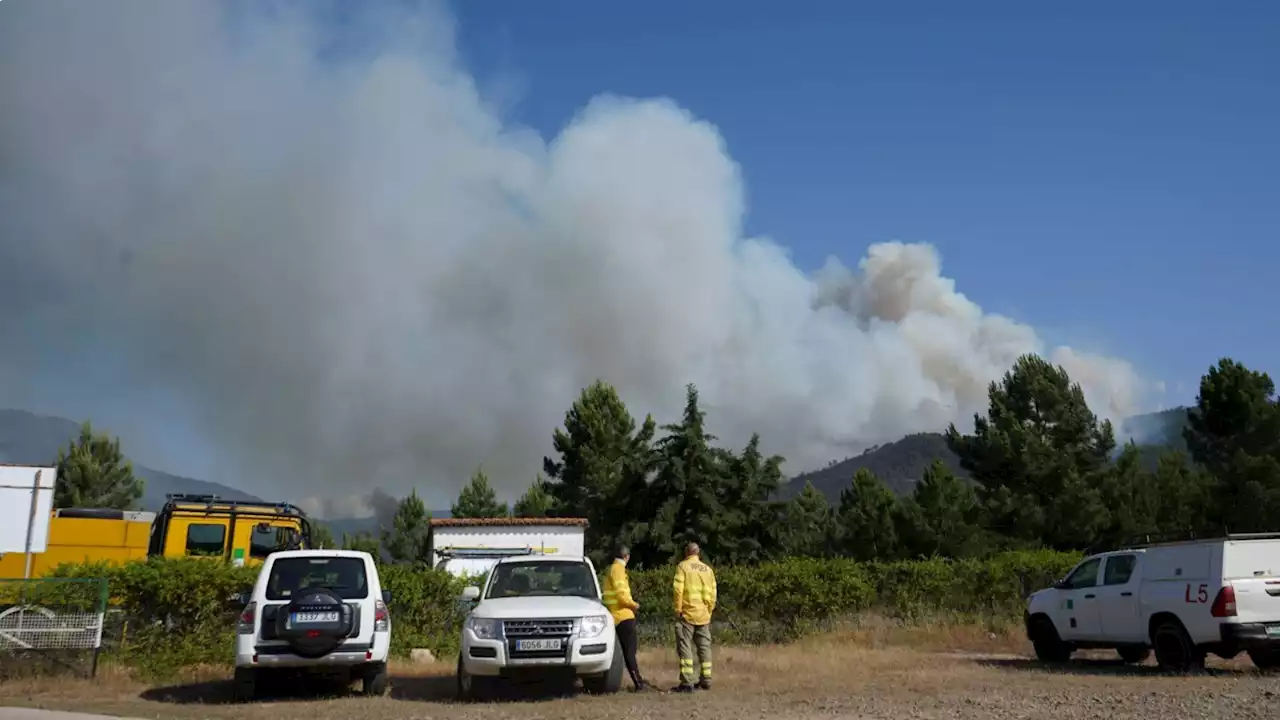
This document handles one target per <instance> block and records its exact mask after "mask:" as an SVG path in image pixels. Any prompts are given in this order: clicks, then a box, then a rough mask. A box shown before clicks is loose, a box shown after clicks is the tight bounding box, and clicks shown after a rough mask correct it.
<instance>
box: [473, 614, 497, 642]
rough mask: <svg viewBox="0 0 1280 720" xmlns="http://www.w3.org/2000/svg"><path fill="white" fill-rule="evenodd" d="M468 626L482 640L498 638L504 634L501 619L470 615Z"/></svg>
mask: <svg viewBox="0 0 1280 720" xmlns="http://www.w3.org/2000/svg"><path fill="white" fill-rule="evenodd" d="M467 627H468V628H470V629H471V632H473V633H475V634H476V637H478V638H480V639H481V640H497V639H498V637H499V636H500V635H502V621H500V620H493V619H490V618H478V617H468V618H467Z"/></svg>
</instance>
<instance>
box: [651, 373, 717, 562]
mask: <svg viewBox="0 0 1280 720" xmlns="http://www.w3.org/2000/svg"><path fill="white" fill-rule="evenodd" d="M663 430H666V431H667V433H668V434H667V435H666V437H664V438H662V439H661V440H660V441H658V448H657V449H658V454H659V457H660V460H659V469H658V474H657V477H655V478H654V481H653V486H652V495H653V497H654V498H655V500H657V501H658V502H657V512H656V513H655V514H654V518H653V521H652V523H651V526H650V528H649V538H648V539H649V544H648V548H647V551H648V552H650V553H652V558H649V559H652V560H659V561H661V560H673V559H677V558H678V555H679V552H680V549H681V548H682V547H683V546H684V544H685V543H687V542H690V541H694V542H697V543H698V544H699V545H701V546H702V548H703V550H704V551H705V552H706V553H707V555H708V557H709V558H717V557H721V556H722V555H723V554H728V553H730V552H732V550H733V544H734V543H733V538H732V537H731V535H730V533H731V528H732V522H733V518H731V517H729V516H727V515H726V513H725V509H724V506H723V505H721V503H720V498H721V497H722V484H723V483H724V482H725V476H726V475H727V473H728V469H729V468H728V466H727V463H726V462H725V460H726V458H725V453H723V452H722V451H719V450H717V449H716V448H713V447H712V446H711V441H712V440H714V439H715V436H713V435H711V434H709V433H707V432H706V429H705V413H703V412H702V410H701V409H700V408H699V407H698V390H697V388H695V387H694V386H693V385H689V386H687V387H686V392H685V409H684V415H683V418H682V420H681V421H680V422H679V423H675V424H672V425H664V426H663ZM633 551H634V548H633Z"/></svg>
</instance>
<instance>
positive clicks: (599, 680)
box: [582, 645, 623, 695]
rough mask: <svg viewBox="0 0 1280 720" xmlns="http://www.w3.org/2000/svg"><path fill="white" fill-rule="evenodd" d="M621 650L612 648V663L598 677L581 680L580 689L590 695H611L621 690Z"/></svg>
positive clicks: (616, 647)
mask: <svg viewBox="0 0 1280 720" xmlns="http://www.w3.org/2000/svg"><path fill="white" fill-rule="evenodd" d="M622 670H623V667H622V648H620V647H618V646H616V645H615V646H614V648H613V662H611V663H609V669H608V670H607V671H605V673H604V674H603V675H601V676H599V677H590V678H582V689H583V690H586V691H587V692H589V693H591V694H592V695H612V694H614V693H616V692H618V691H619V690H621V689H622Z"/></svg>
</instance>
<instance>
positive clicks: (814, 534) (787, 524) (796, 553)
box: [777, 480, 835, 557]
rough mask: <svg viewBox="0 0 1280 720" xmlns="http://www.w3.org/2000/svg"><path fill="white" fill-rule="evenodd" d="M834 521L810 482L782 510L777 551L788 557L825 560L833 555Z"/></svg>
mask: <svg viewBox="0 0 1280 720" xmlns="http://www.w3.org/2000/svg"><path fill="white" fill-rule="evenodd" d="M834 518H835V515H834V513H833V512H832V510H831V504H830V503H828V502H827V498H826V497H825V496H824V495H823V494H822V493H821V492H819V491H818V489H817V488H815V487H814V486H813V484H812V483H810V482H809V481H807V480H806V481H805V483H804V489H803V490H801V491H800V494H799V495H797V496H795V497H794V498H792V499H791V501H790V502H788V503H786V504H785V505H784V506H783V507H782V509H781V517H780V521H779V522H778V524H777V528H778V531H779V542H780V544H781V548H780V551H781V553H782V554H783V555H785V556H788V557H827V556H829V555H831V554H832V552H833V549H834V548H833V546H832V542H833V540H834V530H835V526H834V524H833V523H834Z"/></svg>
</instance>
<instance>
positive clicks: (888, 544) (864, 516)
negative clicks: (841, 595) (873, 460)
mask: <svg viewBox="0 0 1280 720" xmlns="http://www.w3.org/2000/svg"><path fill="white" fill-rule="evenodd" d="M898 512H899V511H898V498H897V496H896V495H894V494H893V491H892V490H890V489H889V488H888V486H886V485H885V484H884V483H883V482H881V481H880V478H878V477H876V476H875V475H874V474H873V473H872V472H871V471H870V470H867V469H866V468H859V470H858V472H857V473H855V474H854V476H853V483H852V484H850V485H849V487H847V488H845V489H844V490H842V491H841V492H840V509H839V510H838V511H837V512H836V532H837V536H838V542H839V544H840V548H841V550H842V551H843V552H844V554H846V555H849V556H850V557H854V558H857V559H858V560H893V559H895V557H896V556H897V553H898V531H897V516H898Z"/></svg>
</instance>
